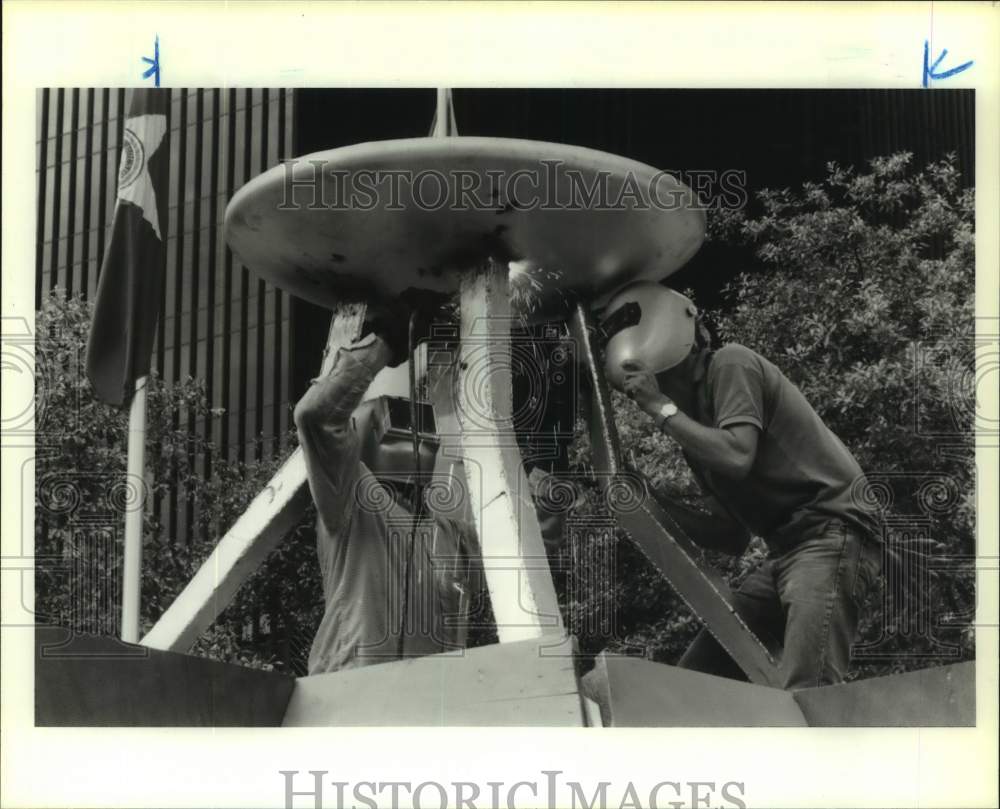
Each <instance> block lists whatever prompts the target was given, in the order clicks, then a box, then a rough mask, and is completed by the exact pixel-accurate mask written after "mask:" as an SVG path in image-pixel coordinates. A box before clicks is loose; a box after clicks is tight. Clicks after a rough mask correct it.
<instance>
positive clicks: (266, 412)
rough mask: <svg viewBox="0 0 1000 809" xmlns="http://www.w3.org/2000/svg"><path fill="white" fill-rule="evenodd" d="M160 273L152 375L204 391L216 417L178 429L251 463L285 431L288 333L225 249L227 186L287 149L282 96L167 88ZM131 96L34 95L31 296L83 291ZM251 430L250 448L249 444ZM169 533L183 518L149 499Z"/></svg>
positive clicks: (178, 529)
mask: <svg viewBox="0 0 1000 809" xmlns="http://www.w3.org/2000/svg"><path fill="white" fill-rule="evenodd" d="M170 95H171V104H170V112H169V122H168V125H169V129H170V181H169V215H168V226H167V269H166V274H165V277H164V289H163V298H162V300H163V303H162V309H161V311H160V317H159V323H158V330H157V335H156V342H155V345H154V349H153V359H152V366H153V369H154V370H155V371H156V372H157V373H158V374H159V375H160V376H161V377H162V378H164V379H165V380H167V381H168V382H171V381H175V380H179V379H183V378H186V377H188V376H191V377H194V378H196V379H200V380H202V381H203V383H204V385H205V390H206V393H207V397H208V401H209V402H210V404H211V406H212V407H213V408H222V409H223V410H224V414H223V415H222V417H221V418H216V419H211V420H210V421H208V422H207V423H206V424H197V425H194V424H192V425H189V429H191V430H195V429H196V430H198V431H200V432H201V434H202V435H205V430H210V431H211V438H212V441H213V443H215V444H216V446H217V447H219V448H221V450H222V452H223V455H224V457H228V458H230V459H231V460H233V461H253V460H255V459H256V458H257V457H259V456H260V455H261V454H270V453H272V452H274V451H276V450H277V449H278V448H279V447H278V444H279V441H280V437H281V436H283V435H284V434H285V433H286V431H287V430H288V429H289V428H290V427H291V426H292V425H291V413H290V410H289V407H288V403H289V401H290V399H291V392H290V380H291V376H290V364H289V362H288V360H287V358H288V357H289V355H290V353H291V339H292V332H291V328H290V324H289V321H290V304H289V298H288V296H287V295H285V294H284V293H282V292H281V290H278V289H276V288H275V287H273V286H271V285H270V284H266V283H264V282H263V281H260V280H258V278H257V277H256V276H254V275H252V274H251V273H249V272H248V271H247V270H246V268H245V267H243V266H242V265H241V264H240V263H239V262H237V261H235V260H234V258H233V255H232V253H231V252H230V250H229V249H228V247H227V246H226V244H225V241H224V237H223V228H222V225H223V218H224V215H225V209H226V203H227V202H228V200H229V199H230V197H231V196H232V194H233V192H234V191H235V190H237V189H238V188H239V187H240V186H242V185H243V184H244V183H245V182H247V180H249V179H250V178H252V177H254V176H256V175H257V174H259V173H260V172H261V171H264V170H266V169H268V168H270V167H272V166H275V165H277V164H278V163H279V162H280V161H281V160H283V159H285V158H287V157H289V156H290V155H291V153H292V142H293V122H294V116H293V114H292V105H293V99H294V93H293V91H291V90H284V89H277V90H259V89H257V90H250V89H227V90H219V89H209V90H171V91H170ZM130 96H131V91H129V90H124V89H107V88H103V89H93V88H85V89H63V88H59V89H45V90H41V91H39V94H38V107H37V132H38V133H39V137H38V139H37V143H36V150H37V151H36V156H37V166H38V173H37V177H38V186H37V195H38V196H37V201H38V208H37V216H38V219H37V248H36V268H35V269H36V275H35V301H36V307H37V306H39V305H40V303H41V300H42V297H43V296H44V295H46V294H48V293H49V291H50V290H53V289H57V288H58V289H62V290H65V292H66V293H67V294H68V295H72V294H80V295H83V296H84V297H85V298H88V299H93V297H94V296H95V294H96V290H97V281H98V278H99V275H100V269H101V258H102V256H103V255H104V249H105V246H106V243H107V239H108V238H109V237H110V225H111V221H112V214H113V210H114V205H115V197H116V189H117V185H116V183H117V174H118V159H119V150H120V149H121V143H122V130H123V126H124V122H125V116H124V113H126V112H127V110H128V108H129V101H130ZM258 436H264V437H265V439H266V440H265V441H264V442H263V444H261V443H260V442H257V441H255V439H256V437H258ZM156 507H157V508H158V509H160V514H161V517H163V518H164V519H165V520H166V521H167V525H168V526H169V529H168V530H170V532H171V534H172V535H173V536H175V537H178V538H181V537H183V536H185V531H186V528H185V524H186V521H187V520H189V519H190V514H189V513H187V509H185V508H183V507H179V506H178V504H177V502H176V500H175V499H174V498H171V502H162V503H157V505H156Z"/></svg>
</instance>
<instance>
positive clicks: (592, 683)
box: [582, 654, 976, 727]
mask: <svg viewBox="0 0 1000 809" xmlns="http://www.w3.org/2000/svg"><path fill="white" fill-rule="evenodd" d="M975 675H976V666H975V663H974V662H967V663H958V664H955V665H951V666H940V667H936V668H931V669H924V670H922V671H914V672H908V673H906V674H897V675H892V676H888V677H874V678H872V679H869V680H859V681H857V682H852V683H845V684H843V685H834V686H824V687H821V688H805V689H801V690H798V691H782V690H780V689H776V688H769V687H766V686H760V685H752V684H750V683H744V682H738V681H736V680H730V679H727V678H724V677H713V676H712V675H709V674H702V673H699V672H693V671H687V670H685V669H680V668H677V667H675V666H667V665H664V664H661V663H651V662H649V661H647V660H641V659H637V658H629V657H615V656H609V655H607V654H601V655H599V656H598V659H597V664H596V666H595V667H594V669H593V671H591V672H589V673H588V674H586V675H585V676H584V677H583V681H582V688H583V693H584V694H585V695H586V696H587V697H589V698H590V699H593V700H595V701H596V702H597V703H598V704H599V705H600V706H601V718H602V721H603V724H604V725H605V726H615V727H778V726H785V727H788V726H807V725H808V726H810V727H973V726H975V724H976V710H975V692H976V688H975Z"/></svg>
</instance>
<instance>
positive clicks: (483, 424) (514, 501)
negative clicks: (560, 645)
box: [455, 261, 563, 643]
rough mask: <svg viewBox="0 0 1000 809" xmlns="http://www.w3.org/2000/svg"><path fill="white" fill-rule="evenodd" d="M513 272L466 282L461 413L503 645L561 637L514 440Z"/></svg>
mask: <svg viewBox="0 0 1000 809" xmlns="http://www.w3.org/2000/svg"><path fill="white" fill-rule="evenodd" d="M507 276H508V268H507V265H506V264H504V263H500V262H494V261H489V262H487V263H486V264H485V265H484V266H483V267H482V268H481V269H480V271H478V272H475V273H470V274H468V275H467V276H465V277H464V278H463V280H462V284H461V290H460V296H461V303H460V305H461V332H460V335H461V348H460V351H459V370H458V385H457V390H456V397H457V398H456V408H455V411H456V414H457V416H458V421H459V424H460V427H461V434H462V447H463V456H464V459H465V471H466V476H467V480H468V482H469V486H468V488H469V495H470V496H471V501H472V511H473V515H474V517H475V521H476V526H477V529H478V532H479V543H480V547H481V549H482V554H483V568H484V571H485V574H486V583H487V586H488V588H489V592H490V600H491V601H492V604H493V614H494V616H495V618H496V623H497V634H498V636H499V638H500V642H501V643H507V642H511V641H518V640H524V639H526V638H537V637H541V636H543V635H549V634H554V635H562V634H563V627H562V619H561V617H560V614H559V605H558V602H557V600H556V593H555V587H554V586H553V583H552V574H551V572H550V570H549V565H548V559H547V557H546V555H545V546H544V544H543V542H542V534H541V529H540V528H539V525H538V518H537V516H536V514H535V509H534V504H533V503H532V500H531V496H530V493H529V488H528V481H527V477H526V476H525V474H524V469H523V467H522V461H521V453H520V450H519V448H518V445H517V441H516V438H515V436H514V429H513V421H512V415H511V414H512V401H511V399H512V391H511V372H510V363H511V360H510V327H511V314H510V295H509V290H508V278H507Z"/></svg>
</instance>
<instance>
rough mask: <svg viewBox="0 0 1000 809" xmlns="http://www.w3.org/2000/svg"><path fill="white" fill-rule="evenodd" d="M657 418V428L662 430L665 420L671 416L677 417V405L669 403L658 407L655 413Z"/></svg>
mask: <svg viewBox="0 0 1000 809" xmlns="http://www.w3.org/2000/svg"><path fill="white" fill-rule="evenodd" d="M657 415H658V416H659V421H658V422H657V424H658V426H659V428H660V429H661V430H662V429H663V427H664V425H665V424H666V423H667V419H669V418H670V417H671V416H676V415H677V405H675V404H674V403H673V402H671V401H667V402H664V403H663V404H662V405H660V409H659V410H658V411H657Z"/></svg>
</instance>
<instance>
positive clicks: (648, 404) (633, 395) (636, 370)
mask: <svg viewBox="0 0 1000 809" xmlns="http://www.w3.org/2000/svg"><path fill="white" fill-rule="evenodd" d="M622 368H623V369H624V371H625V376H624V381H623V383H622V390H624V391H625V395H626V396H628V397H629V398H630V399H632V400H634V401H635V403H636V404H637V405H639V407H641V408H642V409H643V410H644V411H645V412H646V413H648V414H649V415H651V416H655V415H658V414H659V411H660V408H661V407H662V406H663V405H664V404H666V403H667V402H669V401H670V399H669V398H668V397H666V396H665V395H664V394H663V393H662V392H661V391H660V386H659V385H657V384H656V377H655V376H653V374H651V373H650V372H649V371H647V370H646V369H645V368H643V367H642V366H641V365H639V363H637V362H632V361H629V362H626V363H624V364H623V365H622Z"/></svg>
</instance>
